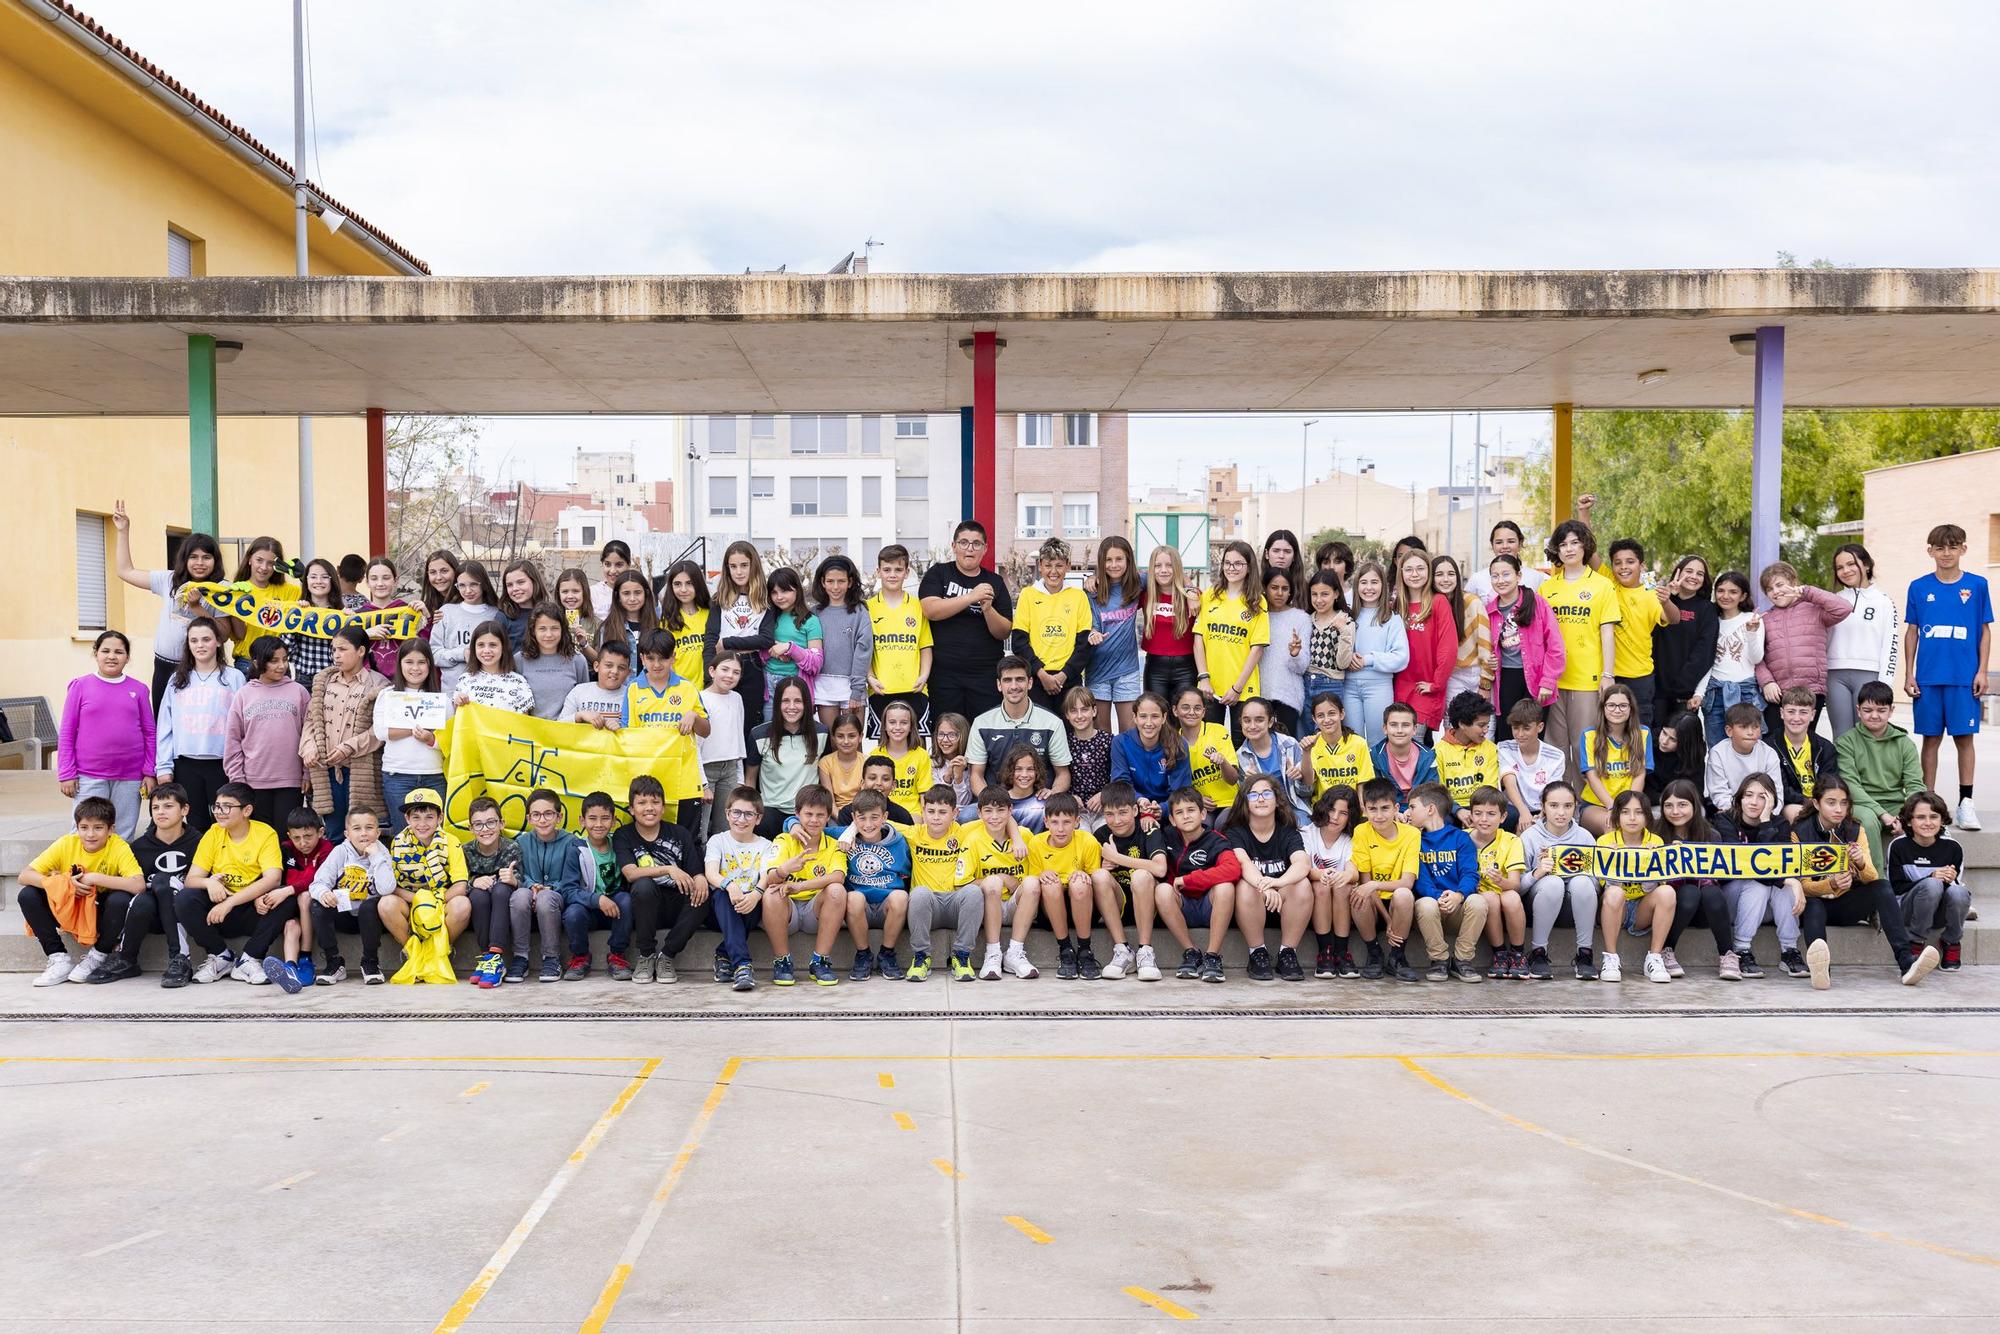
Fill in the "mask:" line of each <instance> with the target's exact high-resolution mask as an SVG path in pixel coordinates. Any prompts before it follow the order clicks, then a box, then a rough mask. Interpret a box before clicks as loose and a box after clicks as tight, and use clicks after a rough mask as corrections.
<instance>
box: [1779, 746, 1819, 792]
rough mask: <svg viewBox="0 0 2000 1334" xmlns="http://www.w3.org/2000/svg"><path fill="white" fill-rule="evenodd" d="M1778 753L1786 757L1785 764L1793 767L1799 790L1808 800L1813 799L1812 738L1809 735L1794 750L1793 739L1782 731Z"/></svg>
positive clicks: (1793, 776) (1794, 780) (1793, 779)
mask: <svg viewBox="0 0 2000 1334" xmlns="http://www.w3.org/2000/svg"><path fill="white" fill-rule="evenodd" d="M1778 753H1779V754H1780V755H1783V756H1784V757H1785V764H1786V765H1787V766H1788V767H1789V768H1790V769H1791V771H1792V781H1793V782H1794V783H1797V784H1798V786H1799V792H1800V793H1801V794H1803V795H1804V797H1805V799H1806V800H1807V801H1811V800H1812V799H1813V797H1814V796H1815V795H1816V794H1815V793H1814V791H1813V767H1812V738H1811V737H1810V736H1808V737H1807V738H1806V739H1805V741H1804V742H1803V743H1802V744H1801V745H1800V746H1799V747H1798V749H1796V750H1794V749H1793V748H1792V739H1791V738H1790V737H1788V736H1786V735H1785V734H1784V733H1783V732H1780V733H1778Z"/></svg>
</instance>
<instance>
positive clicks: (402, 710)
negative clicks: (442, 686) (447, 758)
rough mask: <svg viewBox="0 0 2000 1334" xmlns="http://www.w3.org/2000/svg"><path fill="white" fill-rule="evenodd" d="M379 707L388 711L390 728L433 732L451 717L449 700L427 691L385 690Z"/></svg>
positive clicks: (441, 695)
mask: <svg viewBox="0 0 2000 1334" xmlns="http://www.w3.org/2000/svg"><path fill="white" fill-rule="evenodd" d="M381 707H383V708H386V709H388V711H389V714H388V720H389V726H391V727H421V728H423V729H424V730H425V731H427V732H435V731H437V730H438V729H439V728H440V727H443V726H444V725H445V722H446V721H447V720H448V719H450V717H451V702H450V700H449V699H448V698H447V697H446V696H444V695H443V694H440V693H437V692H434V691H428V690H385V691H383V692H382V697H381Z"/></svg>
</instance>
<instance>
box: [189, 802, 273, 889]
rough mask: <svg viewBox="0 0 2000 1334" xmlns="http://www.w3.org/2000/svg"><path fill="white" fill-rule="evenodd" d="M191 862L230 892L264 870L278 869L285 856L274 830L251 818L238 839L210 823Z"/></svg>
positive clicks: (249, 881) (256, 876) (250, 880)
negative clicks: (247, 828)
mask: <svg viewBox="0 0 2000 1334" xmlns="http://www.w3.org/2000/svg"><path fill="white" fill-rule="evenodd" d="M194 864H195V865H196V866H199V867H202V868H203V869H204V870H206V871H207V872H208V873H209V874H210V875H212V876H216V877H218V878H219V879H220V880H221V881H222V883H223V884H225V885H228V886H229V892H230V893H232V894H234V893H236V892H237V891H238V890H240V889H242V888H243V887H244V886H245V885H248V884H250V883H251V882H252V881H254V880H256V879H258V878H259V877H260V876H262V875H263V874H264V872H266V871H279V872H282V871H283V870H284V868H285V858H284V853H283V852H282V851H280V850H279V847H278V831H277V830H275V829H273V828H271V826H269V825H267V824H265V823H264V822H263V821H261V820H252V821H251V822H250V829H249V832H248V833H246V834H244V835H243V840H242V841H241V842H237V841H235V840H232V839H231V838H230V837H229V832H228V831H227V830H225V829H224V828H223V827H222V826H221V825H219V824H215V825H210V826H209V827H208V832H207V833H205V834H203V835H202V836H201V842H200V844H199V845H197V846H196V848H195V850H194Z"/></svg>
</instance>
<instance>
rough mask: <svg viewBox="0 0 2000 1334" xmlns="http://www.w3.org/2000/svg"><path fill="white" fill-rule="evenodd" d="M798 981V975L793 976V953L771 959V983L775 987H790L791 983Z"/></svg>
mask: <svg viewBox="0 0 2000 1334" xmlns="http://www.w3.org/2000/svg"><path fill="white" fill-rule="evenodd" d="M796 981H798V979H797V978H796V977H794V976H793V974H792V956H791V955H789V954H785V955H780V956H779V957H778V958H775V959H773V960H771V985H772V986H774V987H789V986H791V985H792V984H793V983H794V982H796Z"/></svg>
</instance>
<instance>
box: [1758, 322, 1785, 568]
mask: <svg viewBox="0 0 2000 1334" xmlns="http://www.w3.org/2000/svg"><path fill="white" fill-rule="evenodd" d="M1752 402H1753V404H1754V406H1753V408H1752V409H1751V412H1752V416H1751V428H1750V439H1751V443H1750V577H1751V578H1752V579H1753V580H1757V579H1761V578H1762V574H1763V570H1764V567H1766V566H1767V565H1769V564H1771V562H1773V561H1775V560H1777V559H1778V550H1779V544H1778V537H1779V519H1780V516H1781V514H1782V513H1783V505H1784V500H1783V495H1784V467H1785V326H1783V325H1782V324H1767V325H1765V326H1764V327H1763V328H1760V329H1759V330H1757V389H1756V394H1755V397H1754V398H1753V400H1752ZM1758 605H1759V606H1764V605H1767V604H1766V603H1765V600H1764V599H1763V598H1762V597H1759V598H1758Z"/></svg>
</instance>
